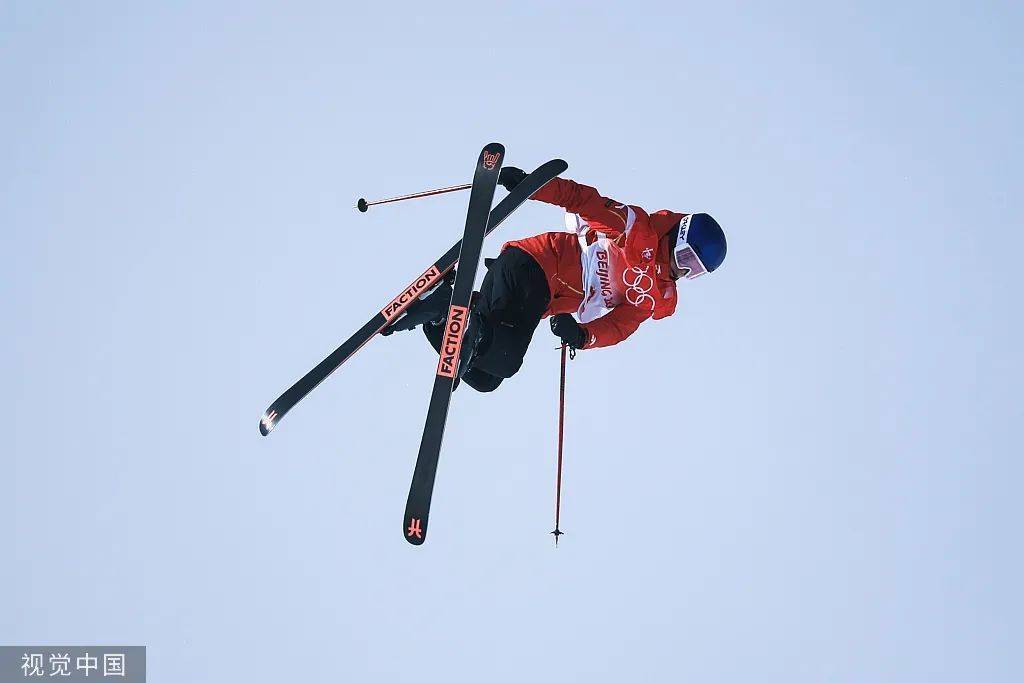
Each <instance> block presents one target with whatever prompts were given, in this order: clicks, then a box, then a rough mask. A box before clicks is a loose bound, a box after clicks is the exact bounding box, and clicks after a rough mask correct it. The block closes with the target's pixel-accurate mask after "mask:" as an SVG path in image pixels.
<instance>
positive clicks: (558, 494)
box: [551, 344, 575, 548]
mask: <svg viewBox="0 0 1024 683" xmlns="http://www.w3.org/2000/svg"><path fill="white" fill-rule="evenodd" d="M567 349H568V347H567V346H566V345H565V344H562V369H561V373H560V375H559V379H558V474H557V475H556V477H555V530H554V531H552V532H551V533H552V534H554V536H555V547H556V548H557V547H558V537H559V536H561V535H562V533H563V532H562V530H561V529H559V528H558V521H559V517H560V515H561V512H562V441H563V439H562V437H563V435H564V433H565V355H566V350H567ZM573 355H575V354H573Z"/></svg>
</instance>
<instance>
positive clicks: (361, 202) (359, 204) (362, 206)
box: [356, 197, 370, 213]
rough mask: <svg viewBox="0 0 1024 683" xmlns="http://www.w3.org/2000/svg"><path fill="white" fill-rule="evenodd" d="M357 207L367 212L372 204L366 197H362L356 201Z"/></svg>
mask: <svg viewBox="0 0 1024 683" xmlns="http://www.w3.org/2000/svg"><path fill="white" fill-rule="evenodd" d="M356 208H357V209H359V210H360V211H362V212H363V213H366V211H367V209H369V208H370V205H369V204H367V203H366V200H365V199H363V198H362V197H360V198H359V201H358V202H356Z"/></svg>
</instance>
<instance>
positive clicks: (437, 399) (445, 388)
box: [402, 142, 505, 545]
mask: <svg viewBox="0 0 1024 683" xmlns="http://www.w3.org/2000/svg"><path fill="white" fill-rule="evenodd" d="M504 156H505V148H504V147H502V146H501V145H499V144H498V143H496V142H492V143H491V144H489V145H487V146H486V147H484V149H483V151H482V152H480V159H479V160H478V161H477V165H476V173H475V174H474V175H473V189H472V190H471V191H470V196H469V210H468V211H467V212H466V230H465V232H464V233H463V235H462V248H461V250H460V251H459V271H458V273H456V275H455V285H454V286H453V287H452V301H451V304H450V305H449V307H448V317H447V318H446V320H445V330H444V338H443V341H442V343H441V353H440V358H438V360H437V374H436V375H435V377H434V389H433V391H432V392H431V393H430V407H429V408H427V421H426V424H424V425H423V438H422V440H421V441H420V452H419V455H417V456H416V469H415V470H414V471H413V473H412V485H411V486H410V487H409V499H408V501H407V502H406V504H405V520H404V521H403V522H402V529H403V533H404V534H405V540H407V541H409V543H412V544H413V545H421V544H422V543H423V541H425V540H426V538H427V518H428V517H429V515H430V497H431V494H432V493H433V491H434V476H435V475H436V474H437V459H438V457H439V456H440V455H441V442H442V440H443V439H444V426H445V423H446V422H447V421H448V406H449V405H451V402H452V387H453V386H454V385H455V377H456V374H457V372H458V367H459V354H460V350H461V348H462V337H463V334H465V332H466V327H468V325H469V304H470V300H471V299H472V297H473V283H474V282H475V281H476V271H477V267H478V266H479V265H480V252H481V251H483V247H484V237H486V236H487V221H488V219H489V217H490V211H491V200H493V199H494V188H495V187H496V186H497V184H498V173H500V171H501V162H502V160H503V159H502V157H504Z"/></svg>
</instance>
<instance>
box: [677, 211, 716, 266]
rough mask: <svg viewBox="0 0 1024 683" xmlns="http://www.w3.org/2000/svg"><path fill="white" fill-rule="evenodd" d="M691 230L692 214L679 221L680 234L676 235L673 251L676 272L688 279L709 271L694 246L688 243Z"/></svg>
mask: <svg viewBox="0 0 1024 683" xmlns="http://www.w3.org/2000/svg"><path fill="white" fill-rule="evenodd" d="M689 231H690V216H684V217H683V219H682V220H681V221H679V234H678V236H677V237H676V247H675V250H674V251H673V252H672V259H673V261H674V263H673V265H674V266H675V268H676V272H677V273H678V274H679V275H681V276H682V277H684V278H686V279H687V280H693V279H696V278H698V277H700V276H701V275H703V274H704V273H706V272H708V269H707V268H706V267H705V266H704V263H703V262H701V260H700V257H699V256H697V252H696V251H694V249H693V247H692V246H690V245H689V244H687V242H686V234H687V233H688V232H689Z"/></svg>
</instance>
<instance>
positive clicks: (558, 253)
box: [502, 178, 686, 349]
mask: <svg viewBox="0 0 1024 683" xmlns="http://www.w3.org/2000/svg"><path fill="white" fill-rule="evenodd" d="M533 199H536V200H538V201H542V202H547V203H548V204H555V205H557V206H560V207H562V208H563V209H565V210H566V211H567V212H569V213H573V214H577V215H578V216H579V217H580V218H581V219H582V221H583V222H585V229H584V230H583V231H580V232H579V233H574V232H546V233H542V234H540V235H536V236H535V237H528V238H526V239H522V240H515V241H512V242H507V243H506V244H505V245H504V247H502V248H503V249H504V248H505V247H509V246H513V247H518V248H519V249H522V250H523V251H525V252H526V253H528V254H530V255H531V256H532V257H533V258H534V259H535V260H536V261H537V263H538V264H540V267H541V268H542V269H543V270H544V274H545V275H547V278H548V288H549V289H550V290H551V303H550V305H549V306H548V310H547V311H546V312H545V313H544V316H545V317H547V316H550V315H555V314H557V313H579V314H581V315H580V316H579V317H580V318H581V319H582V318H584V315H582V314H583V313H585V312H586V310H587V309H590V310H593V309H594V308H596V309H602V307H603V309H609V310H607V312H605V313H604V314H603V315H601V316H600V317H597V318H596V319H594V320H590V321H588V322H585V323H584V324H583V327H584V329H585V330H586V332H587V342H586V344H585V345H584V347H583V348H585V349H591V348H599V347H602V346H611V345H613V344H618V343H619V342H620V341H622V340H623V339H625V338H627V337H629V336H630V335H631V334H633V333H634V332H635V331H636V330H637V328H638V327H640V323H642V322H643V321H645V320H647V319H648V318H652V317H653V318H654V319H655V320H657V319H659V318H665V317H668V316H670V315H672V313H674V312H675V310H676V285H675V281H674V280H673V279H672V276H671V270H670V267H669V249H668V242H667V241H664V242H663V241H662V240H661V238H662V237H663V236H664V235H665V234H667V233H668V232H670V231H671V230H672V229H673V228H675V226H676V225H677V224H678V223H679V220H680V219H681V218H682V217H683V216H685V215H686V214H682V213H675V212H672V211H667V210H662V211H657V212H655V213H653V214H648V213H647V212H646V211H644V210H643V209H641V208H640V207H638V206H631V205H626V204H622V203H620V202H617V201H615V200H613V199H608V198H607V197H602V196H601V194H600V193H599V192H598V191H597V190H596V189H594V188H593V187H590V186H588V185H582V184H580V183H576V182H573V181H571V180H567V179H564V178H555V179H554V180H552V181H551V182H550V183H548V184H547V185H545V186H544V187H543V188H542V189H541V190H539V191H538V192H537V193H536V194H535V195H534V196H533ZM595 242H600V244H598V245H595V244H594V243H595ZM591 246H597V247H602V248H600V249H597V250H596V251H597V252H598V253H596V258H593V257H591V256H590V255H587V254H585V253H584V250H587V251H588V252H589V251H590V247H591ZM585 263H587V264H591V265H588V266H587V267H586V268H585V266H584V264H585ZM594 264H596V265H594ZM588 282H589V283H590V284H589V285H588V284H587V283H588ZM601 296H603V297H604V298H603V300H602V299H601V298H600V297H601ZM595 302H596V305H592V304H595Z"/></svg>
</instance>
